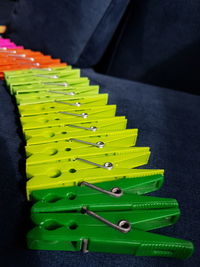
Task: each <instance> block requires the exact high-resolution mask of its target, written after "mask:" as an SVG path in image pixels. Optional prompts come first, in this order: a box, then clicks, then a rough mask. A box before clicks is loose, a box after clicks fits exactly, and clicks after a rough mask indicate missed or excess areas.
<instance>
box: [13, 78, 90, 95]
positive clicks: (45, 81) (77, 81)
mask: <svg viewBox="0 0 200 267" xmlns="http://www.w3.org/2000/svg"><path fill="white" fill-rule="evenodd" d="M32 85H36V87H37V90H42V85H47V86H48V87H52V88H53V87H55V86H57V87H60V88H66V87H69V86H83V85H84V86H88V85H89V79H88V78H85V77H82V78H71V77H69V78H57V79H56V80H53V79H49V77H43V78H42V79H41V78H40V79H38V80H29V79H28V80H24V81H19V82H17V81H16V82H13V83H12V84H10V91H11V93H12V94H16V92H18V91H20V90H21V89H25V90H26V92H31V91H32ZM23 91H24V90H23Z"/></svg>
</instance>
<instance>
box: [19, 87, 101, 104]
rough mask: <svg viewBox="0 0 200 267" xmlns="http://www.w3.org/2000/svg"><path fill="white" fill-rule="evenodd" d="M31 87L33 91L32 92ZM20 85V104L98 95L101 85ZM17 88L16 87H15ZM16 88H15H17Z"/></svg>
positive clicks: (77, 98) (78, 98)
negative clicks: (61, 86)
mask: <svg viewBox="0 0 200 267" xmlns="http://www.w3.org/2000/svg"><path fill="white" fill-rule="evenodd" d="M30 87H31V90H32V92H30ZM30 87H28V86H27V87H25V86H23V87H22V86H20V90H17V91H16V92H15V97H16V101H17V104H18V105H26V104H39V103H45V102H54V101H59V100H60V101H68V100H71V101H73V100H74V101H76V100H77V101H79V100H80V99H82V98H85V97H92V96H96V95H97V94H98V93H99V86H97V85H93V86H80V87H79V86H78V87H75V86H69V87H66V89H63V88H60V87H55V86H51V87H47V86H46V87H44V86H42V85H40V89H38V86H36V87H35V86H30ZM15 89H16V88H15ZM15 89H14V90H15Z"/></svg>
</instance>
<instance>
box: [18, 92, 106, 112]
mask: <svg viewBox="0 0 200 267" xmlns="http://www.w3.org/2000/svg"><path fill="white" fill-rule="evenodd" d="M107 101H108V94H98V95H94V96H92V97H85V98H83V99H82V100H81V101H80V102H78V101H74V100H69V101H63V100H54V102H51V103H41V104H29V105H28V104H27V105H22V106H19V107H18V110H19V113H20V115H21V116H32V115H41V114H47V113H48V114H49V113H56V112H59V111H65V110H74V109H82V108H89V107H96V106H103V105H106V104H107Z"/></svg>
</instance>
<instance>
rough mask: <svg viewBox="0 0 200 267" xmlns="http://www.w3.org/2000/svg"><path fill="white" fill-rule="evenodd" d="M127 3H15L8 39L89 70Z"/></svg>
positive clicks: (37, 0) (118, 0) (96, 0)
mask: <svg viewBox="0 0 200 267" xmlns="http://www.w3.org/2000/svg"><path fill="white" fill-rule="evenodd" d="M128 2H129V0H101V1H99V0H93V1H91V0H84V1H80V0H73V1H72V0H57V1H49V0H42V1H41V0H34V1H30V0H18V1H17V3H16V5H15V9H14V11H13V13H12V14H11V20H10V23H9V25H8V36H9V37H11V38H12V40H13V41H14V42H15V43H17V44H19V45H20V44H21V45H23V46H25V47H27V48H29V49H35V50H39V51H42V52H44V53H46V54H51V55H52V56H54V57H59V58H61V59H62V60H64V61H67V62H69V63H70V64H77V65H79V66H82V67H85V66H87V67H89V66H91V65H94V64H96V63H97V62H98V61H99V59H100V57H101V56H102V54H103V52H104V50H105V48H106V46H107V45H108V43H109V41H110V39H111V37H112V34H113V32H114V31H115V29H116V27H117V25H118V22H119V21H120V19H121V16H122V15H123V13H124V11H125V8H126V7H127V5H128ZM30 18H31V19H30Z"/></svg>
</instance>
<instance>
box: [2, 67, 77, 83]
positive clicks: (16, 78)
mask: <svg viewBox="0 0 200 267" xmlns="http://www.w3.org/2000/svg"><path fill="white" fill-rule="evenodd" d="M79 78H80V70H79V69H70V68H69V69H68V68H67V67H66V68H65V69H64V68H63V69H59V70H58V71H56V70H55V71H51V73H49V71H48V73H46V72H45V73H44V69H40V70H37V71H34V72H33V73H28V74H24V73H23V74H21V75H12V76H11V75H9V76H7V78H6V83H7V85H8V86H10V85H18V84H21V83H22V84H24V83H28V84H29V82H30V81H31V83H33V82H35V81H36V82H37V81H39V82H42V81H43V80H44V81H47V80H49V81H51V80H52V82H54V81H55V82H56V81H57V80H58V79H70V81H71V79H72V81H74V79H79Z"/></svg>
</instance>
